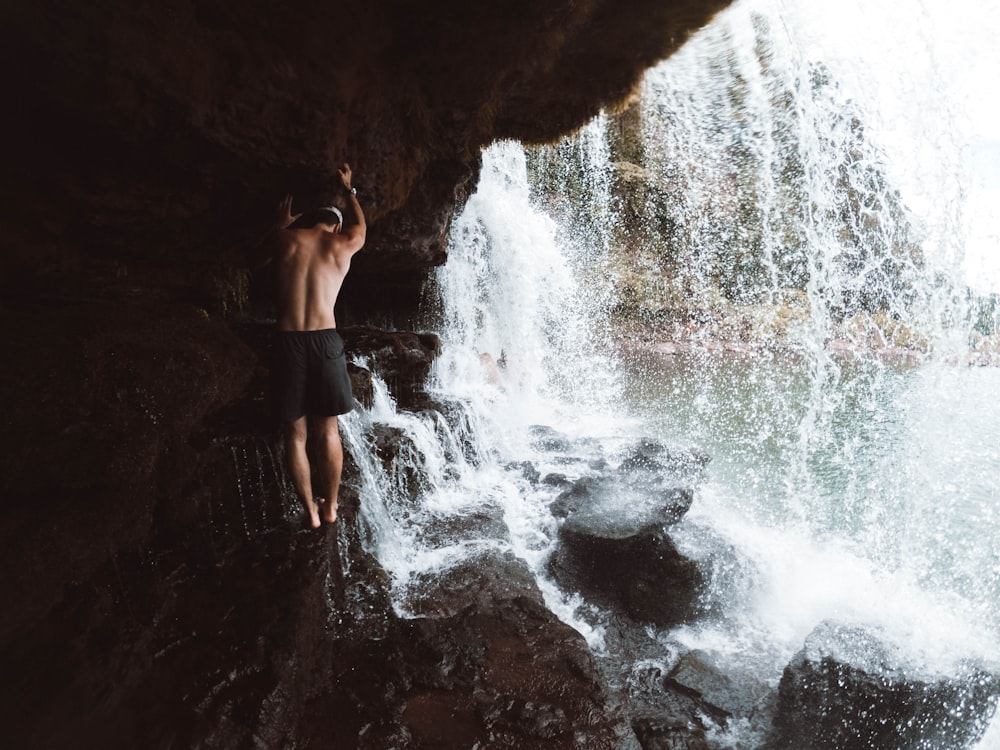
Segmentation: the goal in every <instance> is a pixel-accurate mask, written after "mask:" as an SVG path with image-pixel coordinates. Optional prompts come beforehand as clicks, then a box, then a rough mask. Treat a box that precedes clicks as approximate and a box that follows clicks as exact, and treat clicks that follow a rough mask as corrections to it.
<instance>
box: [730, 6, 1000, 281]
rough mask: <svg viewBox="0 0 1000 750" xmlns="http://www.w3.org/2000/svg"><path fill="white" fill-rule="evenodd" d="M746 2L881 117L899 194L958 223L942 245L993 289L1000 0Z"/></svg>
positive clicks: (925, 214) (999, 149) (997, 252)
mask: <svg viewBox="0 0 1000 750" xmlns="http://www.w3.org/2000/svg"><path fill="white" fill-rule="evenodd" d="M750 2H752V3H754V5H758V4H759V5H760V6H761V7H762V8H764V7H769V8H772V9H774V10H775V11H777V13H778V14H780V15H781V16H783V17H785V18H786V19H788V22H789V28H790V30H791V31H790V33H792V34H794V35H795V36H796V37H798V41H799V43H800V44H802V45H803V50H804V51H805V52H806V53H807V55H808V56H809V57H810V58H812V59H821V60H823V61H824V62H826V63H827V64H828V65H829V67H830V68H831V69H832V70H833V71H834V73H835V75H836V77H837V79H838V80H840V82H841V84H842V85H843V87H844V88H845V90H846V91H847V92H848V93H849V94H850V95H851V96H852V98H856V99H857V100H858V101H861V102H863V103H864V104H865V105H866V106H867V107H869V108H874V109H876V110H877V111H878V112H879V113H880V117H879V118H878V119H877V122H874V123H869V124H868V125H869V128H870V132H872V133H873V134H875V137H876V140H877V142H878V143H880V145H882V146H883V148H884V149H885V150H886V152H887V155H888V157H889V160H890V164H889V170H890V175H891V177H892V179H893V181H894V182H895V183H896V184H897V186H898V188H899V189H900V191H901V192H902V194H903V199H904V201H905V202H906V203H907V205H909V206H910V208H911V209H912V210H913V211H914V213H916V214H917V215H918V216H919V217H920V218H921V219H922V220H924V221H926V222H928V224H930V225H931V226H934V225H938V226H941V227H944V232H943V234H944V236H946V237H948V236H953V235H954V234H955V231H953V230H959V231H960V232H961V234H962V235H963V236H964V240H965V241H964V243H958V244H956V245H953V247H951V248H943V249H939V251H941V252H944V253H946V254H947V253H953V252H956V251H960V250H961V249H963V245H964V258H965V260H964V265H963V268H964V270H965V272H966V277H967V279H968V281H969V283H970V284H972V285H973V286H974V287H976V288H977V289H979V290H981V291H1000V94H998V93H997V92H998V90H1000V87H998V79H1000V0H879V1H878V2H871V0H750ZM948 244H950V243H948ZM949 257H951V256H950V255H949Z"/></svg>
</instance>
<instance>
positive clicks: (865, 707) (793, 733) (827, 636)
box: [768, 621, 1000, 750]
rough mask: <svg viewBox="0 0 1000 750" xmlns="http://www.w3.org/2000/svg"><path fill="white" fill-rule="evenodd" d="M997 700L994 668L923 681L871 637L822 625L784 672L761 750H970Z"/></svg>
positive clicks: (999, 682) (970, 668)
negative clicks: (768, 734) (770, 730)
mask: <svg viewBox="0 0 1000 750" xmlns="http://www.w3.org/2000/svg"><path fill="white" fill-rule="evenodd" d="M998 697H1000V674H998V672H997V670H996V669H992V670H989V671H987V670H986V669H984V668H983V667H982V666H978V665H973V664H967V665H963V666H962V667H961V670H960V671H959V673H958V674H957V675H954V676H948V677H946V676H941V675H936V674H930V673H927V672H926V671H924V670H922V669H921V668H919V667H917V666H915V665H913V664H911V663H909V662H908V661H907V660H906V658H905V657H904V655H903V654H902V653H901V652H900V650H899V649H898V648H897V647H895V646H893V645H892V644H890V643H889V642H887V641H885V640H883V639H881V638H880V637H879V636H878V631H877V630H875V629H867V628H863V627H859V626H853V625H845V624H840V623H836V622H832V621H826V622H823V623H822V624H821V625H819V626H818V627H817V628H816V629H815V630H814V631H813V632H812V633H811V634H810V635H809V637H808V638H807V639H806V642H805V646H804V647H803V649H802V650H801V651H800V652H799V653H798V654H797V655H796V656H795V658H794V659H793V660H792V661H791V663H790V664H789V665H788V666H787V667H786V668H785V671H784V674H783V675H782V678H781V684H780V686H779V689H778V709H777V715H776V717H775V720H774V732H773V735H772V737H771V739H770V741H769V743H768V748H769V749H770V750H793V749H794V750H862V749H864V750H870V748H949V749H954V750H959V749H960V748H969V747H972V746H974V745H975V743H976V742H977V741H978V740H979V739H980V738H981V737H982V735H983V733H984V732H985V731H986V727H987V726H988V724H989V722H990V719H991V717H992V716H993V713H994V711H995V710H996V705H997V699H998Z"/></svg>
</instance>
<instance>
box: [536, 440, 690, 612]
mask: <svg viewBox="0 0 1000 750" xmlns="http://www.w3.org/2000/svg"><path fill="white" fill-rule="evenodd" d="M705 462H706V459H704V458H703V457H701V456H700V455H699V454H696V453H694V452H691V451H672V450H668V449H666V448H664V447H663V446H662V445H660V444H659V443H656V442H655V441H651V440H642V441H639V442H638V443H637V444H636V445H634V446H632V447H631V448H630V449H629V450H628V451H627V452H626V457H625V458H624V460H622V462H621V463H620V464H619V465H618V467H617V468H615V469H613V470H610V471H607V472H606V473H603V474H600V475H598V476H585V477H583V478H581V479H579V480H577V481H576V482H575V483H574V484H573V485H572V486H571V487H570V488H569V489H567V490H565V491H563V492H562V493H561V494H560V495H559V496H558V497H557V499H556V500H555V501H554V502H553V505H552V512H553V513H554V514H555V515H556V516H557V517H563V518H565V521H564V522H563V523H562V525H561V526H560V528H559V546H558V548H557V549H556V551H555V552H554V554H553V555H552V557H551V559H550V561H549V571H550V572H551V574H552V575H553V577H554V578H555V579H556V581H558V582H559V583H560V584H561V585H562V586H564V587H565V588H568V589H571V590H574V591H581V592H584V593H585V594H587V595H588V596H590V597H592V598H595V600H597V601H602V602H606V603H610V604H612V605H613V606H616V607H620V608H623V609H624V611H625V612H626V613H627V614H628V616H630V617H633V618H635V619H637V620H641V621H645V622H652V623H655V624H657V625H661V626H670V625H676V624H677V623H680V622H683V621H685V620H687V619H689V618H690V617H691V616H692V615H693V614H694V612H695V611H696V609H697V606H696V605H697V602H698V599H699V596H700V593H701V590H702V588H703V583H704V580H703V575H702V573H701V571H700V570H699V569H698V567H697V565H695V563H694V562H693V561H691V560H689V559H688V558H686V557H685V556H683V555H682V554H681V553H680V552H679V551H678V550H677V547H676V545H675V544H674V542H673V540H672V539H671V538H670V535H669V533H668V531H667V529H668V527H669V526H670V525H672V524H674V523H676V522H677V521H679V520H680V519H681V518H682V517H683V515H684V514H685V513H686V512H687V510H688V508H690V507H691V501H692V499H693V497H694V489H693V485H694V482H695V481H697V478H698V477H699V476H700V474H701V471H702V469H703V467H704V464H705Z"/></svg>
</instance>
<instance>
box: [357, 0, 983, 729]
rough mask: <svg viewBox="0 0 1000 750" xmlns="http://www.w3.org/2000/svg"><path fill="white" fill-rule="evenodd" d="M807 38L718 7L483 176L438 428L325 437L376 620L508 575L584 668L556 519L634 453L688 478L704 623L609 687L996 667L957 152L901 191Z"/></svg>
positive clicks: (790, 19) (381, 411) (442, 323)
mask: <svg viewBox="0 0 1000 750" xmlns="http://www.w3.org/2000/svg"><path fill="white" fill-rule="evenodd" d="M802 13H803V11H802V9H790V8H786V7H785V6H784V4H783V3H781V2H777V1H775V2H768V1H767V0H758V1H757V2H745V3H737V4H736V5H735V6H733V7H732V8H730V9H729V10H728V11H726V12H724V13H722V14H720V16H719V17H718V18H717V19H716V21H714V22H713V23H712V24H711V25H710V26H709V27H708V28H706V29H704V30H703V31H702V32H701V33H699V34H698V35H696V36H695V37H694V38H693V39H692V40H691V41H690V42H689V43H688V44H687V45H686V46H685V47H684V48H683V49H682V50H681V51H680V52H679V53H677V54H676V55H674V56H673V57H672V58H671V59H669V60H668V61H666V62H664V63H662V64H661V65H660V66H658V67H657V68H655V69H653V70H651V71H650V72H649V73H648V74H647V76H646V78H645V80H644V82H643V85H642V88H641V90H640V92H639V96H638V100H637V101H636V102H634V103H633V104H632V105H631V106H630V108H629V109H628V110H627V111H626V112H624V113H622V114H619V115H616V116H611V115H608V114H602V115H601V116H600V117H598V118H597V119H596V120H594V121H593V122H592V123H590V124H588V125H587V126H585V127H584V128H582V129H581V130H580V131H579V132H578V133H577V134H575V135H574V136H572V137H569V138H566V139H564V140H563V141H561V142H559V143H557V144H554V145H552V146H546V147H539V148H532V149H526V148H524V147H522V146H521V145H520V144H517V143H513V142H501V143H497V144H494V145H493V146H491V147H489V148H488V149H486V150H485V151H484V155H483V168H482V175H481V180H480V184H479V186H478V189H477V191H476V193H475V194H474V195H473V196H472V197H471V199H470V200H469V202H468V204H467V205H466V206H465V207H464V209H463V210H462V211H461V213H460V214H459V215H458V216H456V217H455V220H454V223H453V228H452V232H451V237H450V244H449V261H448V263H447V264H446V265H445V266H444V267H442V268H441V269H439V271H438V272H437V274H436V276H435V277H434V279H433V280H432V283H431V284H430V287H429V289H428V291H427V294H426V298H427V306H428V309H427V310H425V314H426V315H427V317H428V320H434V321H436V324H437V325H438V326H439V327H440V331H441V335H442V341H443V348H442V353H441V355H440V357H439V359H438V360H437V362H436V364H435V366H434V370H433V372H432V376H431V382H430V383H429V384H428V389H429V393H430V397H431V400H432V401H433V403H434V404H435V408H434V409H427V410H423V411H421V412H419V413H413V412H408V411H405V410H399V409H397V408H396V405H395V404H394V403H393V401H392V398H391V397H390V396H389V393H388V391H387V390H386V388H385V386H384V384H382V383H379V382H377V381H376V395H375V403H374V405H373V407H372V408H371V409H369V410H366V411H363V412H360V413H357V414H355V415H352V416H351V417H349V418H347V419H345V420H344V424H343V429H344V434H345V442H346V444H347V446H348V449H349V452H350V454H351V455H352V456H355V457H356V458H357V460H358V463H359V466H358V472H357V478H356V480H354V481H357V482H358V484H359V487H360V491H361V495H362V498H363V500H362V520H363V522H364V524H365V525H366V527H367V531H368V539H369V543H370V546H371V548H372V550H373V551H374V552H375V553H376V554H377V555H378V557H379V559H380V561H381V562H382V563H383V564H384V565H385V567H386V568H387V570H389V572H390V574H391V575H392V579H393V583H394V590H395V595H396V606H397V609H398V611H399V612H400V614H402V615H404V616H409V615H411V614H415V613H417V612H419V611H421V610H420V606H421V604H420V603H421V601H425V600H426V599H427V598H428V597H433V596H434V593H433V592H434V580H435V578H437V577H439V576H440V575H442V574H443V573H444V572H445V571H447V570H448V569H449V568H450V567H452V566H454V565H457V564H460V563H461V562H462V561H464V560H468V559H470V558H472V557H473V556H475V555H477V554H480V553H482V552H483V551H484V550H496V551H501V552H513V553H514V554H515V555H516V556H518V557H519V558H521V559H523V560H525V561H526V562H527V563H528V564H529V566H530V567H531V569H532V570H533V571H534V572H535V574H536V576H537V578H538V582H539V585H540V587H541V588H542V591H543V593H544V594H545V597H546V602H547V603H548V605H549V606H550V607H551V608H552V609H553V611H555V612H556V613H557V614H559V615H560V616H561V617H563V619H565V620H566V621H567V622H569V623H570V624H572V625H573V626H574V627H576V628H577V629H579V630H580V631H581V632H582V633H583V634H584V635H585V636H586V637H587V639H588V642H589V643H590V644H591V646H592V647H593V648H594V650H595V652H596V653H597V654H599V655H605V656H606V655H607V651H606V644H605V639H604V630H603V628H604V623H605V622H606V620H605V618H604V615H603V614H602V612H601V611H599V608H596V607H594V606H592V605H589V604H587V603H586V602H585V601H583V600H582V599H581V598H580V597H576V596H570V595H568V594H566V593H565V592H563V591H560V589H559V588H558V587H557V586H556V585H555V584H554V583H553V582H552V581H550V580H549V577H548V575H547V572H546V561H547V559H548V558H549V556H550V554H551V553H552V551H553V549H554V548H555V546H556V545H557V544H558V533H557V532H558V523H559V522H558V520H557V519H555V518H554V517H553V515H552V512H551V510H550V505H551V504H552V501H553V500H554V498H556V496H557V495H558V492H559V489H558V488H559V486H560V485H559V484H558V482H559V481H565V482H572V481H574V480H576V479H579V478H580V477H586V476H588V475H590V474H592V473H593V472H595V471H599V468H595V467H601V466H603V465H607V464H608V463H610V464H611V465H614V464H615V463H616V461H618V460H620V456H621V451H622V450H623V446H626V445H628V444H629V443H630V442H632V443H634V441H636V440H638V439H644V438H649V437H652V438H655V439H656V440H659V441H662V442H664V443H665V444H669V445H679V446H696V447H698V448H699V449H702V450H704V451H706V452H707V453H708V454H709V455H711V457H712V463H711V464H710V465H709V468H708V474H707V477H706V481H705V483H704V484H703V486H702V487H701V488H700V489H699V491H698V493H697V495H696V497H695V501H694V504H693V505H692V507H691V510H690V512H689V513H688V515H687V517H686V518H685V519H684V520H683V521H682V522H681V523H680V524H678V526H677V527H676V528H675V530H674V536H675V540H676V542H677V544H678V545H679V546H680V547H681V549H682V551H683V552H684V553H686V554H687V555H689V556H690V557H691V558H692V559H694V560H696V561H698V562H699V564H700V565H701V566H702V567H703V568H704V569H705V570H706V571H708V572H709V575H710V581H711V585H710V589H711V590H710V591H709V592H708V594H707V600H708V601H707V605H708V612H709V614H708V615H706V616H705V617H704V618H702V619H701V620H700V621H698V622H695V623H690V624H688V625H686V626H682V627H678V628H673V629H670V630H669V631H664V632H660V633H655V634H654V636H655V639H656V641H657V642H659V643H662V644H664V645H663V650H664V653H663V655H662V658H660V657H654V658H652V660H650V659H640V660H639V661H637V662H636V664H635V665H632V667H631V670H632V671H631V674H632V677H631V678H629V680H632V679H635V680H636V681H638V682H641V681H642V680H643V679H644V678H643V676H642V675H643V674H644V672H643V670H647V669H649V668H650V665H651V664H653V665H663V664H668V663H669V662H670V659H671V658H672V657H671V656H670V654H671V653H675V651H676V648H675V645H676V644H680V646H683V647H684V648H698V649H702V650H705V651H709V652H712V653H714V654H716V655H717V656H718V657H719V660H720V662H721V663H722V664H724V665H727V666H728V667H730V668H732V669H735V670H737V671H743V672H750V673H753V674H756V675H758V676H759V677H760V679H762V680H763V681H764V682H766V683H768V684H770V685H771V687H772V688H773V687H774V686H776V685H777V682H778V680H779V679H780V677H781V672H782V669H783V667H784V665H785V664H787V663H788V661H789V659H790V658H791V657H792V656H793V654H794V653H795V652H796V651H798V650H799V649H800V648H801V647H802V644H803V641H804V639H805V638H806V637H807V636H808V635H809V633H810V631H811V630H812V629H813V628H815V627H816V626H817V624H818V623H820V622H821V621H823V620H826V619H831V618H832V619H836V620H840V621H845V622H849V623H859V624H863V625H865V626H871V627H874V628H877V629H878V631H879V632H880V633H882V634H883V635H884V637H885V638H886V639H887V640H888V641H890V642H892V643H893V644H894V645H895V646H898V647H899V648H900V649H902V651H903V652H904V653H905V654H906V655H907V658H908V659H910V660H912V661H913V662H915V663H919V664H920V665H921V666H922V668H923V669H926V670H928V671H929V672H931V673H934V674H941V675H949V674H954V673H955V672H956V670H958V669H959V667H960V665H961V664H963V663H964V662H966V661H967V660H977V659H978V660H981V659H986V660H990V659H993V660H995V658H996V654H997V653H1000V607H998V605H997V602H998V601H1000V546H998V541H997V540H1000V513H998V511H997V508H996V499H997V497H998V493H1000V480H998V479H997V476H996V469H995V467H996V466H1000V417H998V415H997V409H996V406H995V404H994V403H993V402H992V401H991V400H990V397H989V394H995V393H996V392H997V388H998V387H1000V376H998V370H997V368H995V367H970V366H969V364H970V363H979V362H985V361H989V359H990V356H993V355H991V354H990V347H991V346H993V347H995V346H996V336H997V330H998V328H1000V321H998V320H997V304H996V298H995V297H993V298H992V302H991V298H990V297H988V295H982V294H979V295H978V296H977V293H976V292H974V290H972V289H970V288H969V285H968V281H969V279H968V278H967V274H968V268H969V266H968V264H967V263H964V255H965V238H966V236H967V235H968V233H969V229H968V228H969V222H968V215H967V211H966V203H965V202H964V199H965V198H966V197H968V196H967V189H966V187H965V184H966V183H965V182H964V180H966V179H967V177H966V175H964V173H963V170H962V167H961V165H960V164H959V161H960V160H956V159H954V158H953V156H952V151H951V150H950V148H951V146H952V145H953V144H951V143H950V142H946V141H947V138H948V137H951V136H952V135H954V134H950V135H948V136H947V137H945V136H941V139H943V140H941V139H939V141H938V143H937V148H938V149H940V153H939V158H938V162H937V163H936V164H935V168H934V169H928V170H925V171H924V172H923V173H922V179H923V180H924V183H920V182H919V179H921V178H920V177H919V176H918V177H916V178H915V176H914V174H913V170H912V169H910V168H908V167H907V165H906V164H905V163H903V164H901V163H900V158H901V157H900V153H899V148H898V146H899V144H898V143H895V139H894V137H893V136H894V135H898V127H897V126H894V125H892V124H891V122H890V120H891V118H890V117H888V116H887V115H886V113H885V112H882V111H880V110H879V109H878V107H877V104H878V100H877V97H870V96H868V94H869V93H870V92H867V91H865V90H864V89H863V87H862V88H861V89H859V88H858V87H857V81H858V79H857V77H852V73H851V69H850V68H849V67H846V68H845V67H844V61H843V60H827V59H824V58H822V57H817V56H816V49H817V47H816V44H815V39H814V38H812V37H810V36H809V33H807V30H804V27H803V25H802V17H801V16H802ZM894 128H896V129H895V130H894ZM934 133H935V134H936V135H938V136H940V135H941V134H940V131H934ZM903 156H905V154H903ZM915 179H916V180H917V182H916V183H915V182H914V181H915ZM927 183H931V184H927ZM935 194H936V195H937V197H938V199H937V200H936V201H931V200H928V195H935ZM991 305H992V307H991ZM992 351H993V352H996V351H997V350H996V349H995V348H994V349H993V350H992ZM386 446H392V448H391V450H386ZM549 479H551V480H552V481H551V482H549V481H547V480H549ZM563 486H565V485H563ZM672 644H673V645H672ZM661 668H662V667H661V666H656V669H661ZM627 671H628V670H626V672H627ZM998 736H1000V723H998V722H996V721H994V722H993V726H992V728H991V730H990V731H989V732H988V733H987V736H986V737H985V738H984V739H983V740H982V741H981V742H980V745H979V747H980V748H989V747H993V748H996V747H1000V739H998ZM759 740H760V735H759V732H758V733H757V734H754V732H753V731H751V732H749V733H748V734H746V735H745V736H742V737H729V738H725V737H724V738H722V739H720V740H719V743H720V744H719V746H720V747H725V746H731V744H732V743H741V742H742V743H749V745H748V746H754V743H755V742H756V741H759ZM727 742H728V743H730V744H726V743H727Z"/></svg>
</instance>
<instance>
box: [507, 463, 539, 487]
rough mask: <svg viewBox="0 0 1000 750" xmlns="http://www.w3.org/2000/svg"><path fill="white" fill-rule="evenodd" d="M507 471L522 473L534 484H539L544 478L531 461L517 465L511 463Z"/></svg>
mask: <svg viewBox="0 0 1000 750" xmlns="http://www.w3.org/2000/svg"><path fill="white" fill-rule="evenodd" d="M507 469H508V471H518V472H520V474H521V476H523V477H524V478H525V479H527V480H528V481H529V482H531V483H532V484H538V480H539V479H540V478H541V476H542V475H541V473H540V472H539V471H538V467H537V466H535V465H534V464H533V463H531V461H518V462H516V463H511V464H508V465H507Z"/></svg>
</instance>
